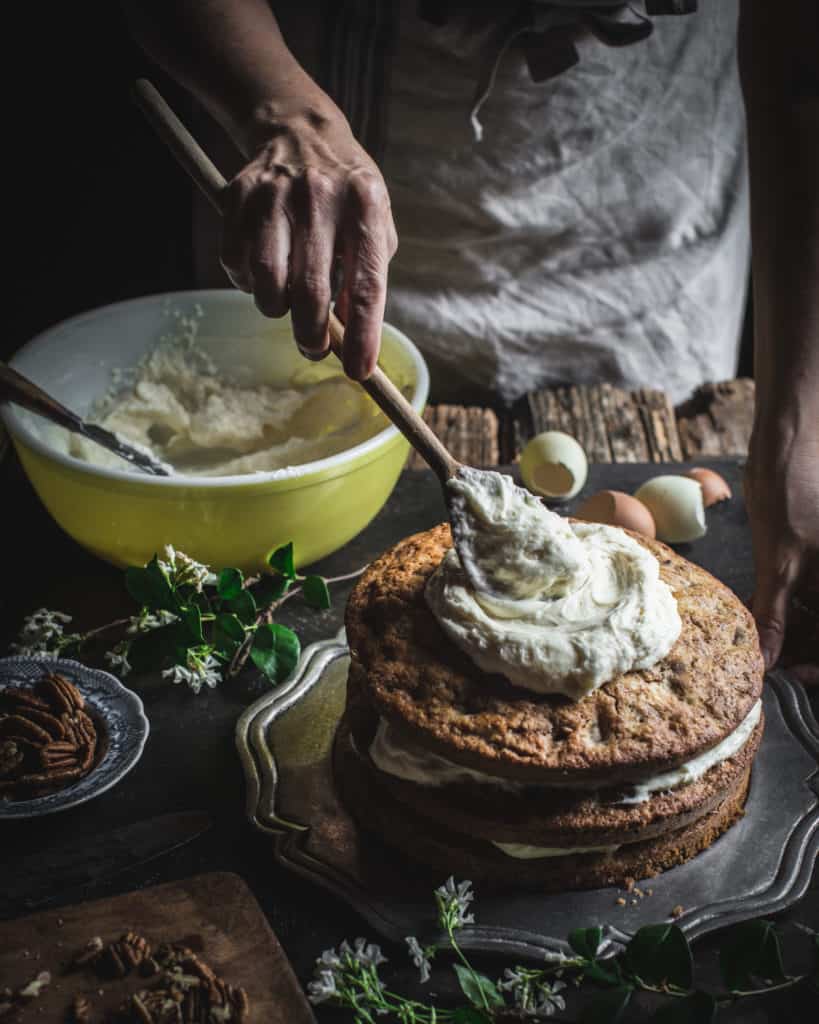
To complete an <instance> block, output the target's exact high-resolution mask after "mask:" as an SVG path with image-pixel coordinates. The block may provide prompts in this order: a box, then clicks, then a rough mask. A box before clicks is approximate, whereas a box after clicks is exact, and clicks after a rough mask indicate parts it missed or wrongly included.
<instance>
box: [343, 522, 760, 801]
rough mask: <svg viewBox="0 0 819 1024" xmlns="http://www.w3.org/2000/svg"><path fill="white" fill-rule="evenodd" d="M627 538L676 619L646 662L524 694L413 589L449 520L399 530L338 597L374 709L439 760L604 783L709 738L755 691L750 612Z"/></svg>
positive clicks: (545, 778) (704, 744)
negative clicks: (657, 655)
mask: <svg viewBox="0 0 819 1024" xmlns="http://www.w3.org/2000/svg"><path fill="white" fill-rule="evenodd" d="M632 536H633V537H634V538H635V539H636V540H638V541H639V542H640V543H641V544H643V545H644V546H645V547H646V548H648V550H649V551H651V553H652V554H653V555H654V556H655V557H656V558H657V559H658V562H659V564H660V575H661V578H662V579H663V580H664V581H665V582H666V583H667V584H668V585H669V586H670V587H671V589H672V591H673V592H674V596H675V598H676V600H677V606H678V611H679V615H680V618H681V620H682V631H681V633H680V636H679V638H678V640H677V642H676V643H675V644H674V646H673V647H672V649H671V651H670V652H669V654H668V655H667V656H666V657H665V658H664V659H662V660H661V661H660V662H658V663H657V664H656V665H654V666H653V667H652V668H649V669H642V670H639V671H631V672H628V673H625V674H623V675H620V676H617V677H616V678H614V679H612V680H611V681H610V682H608V683H606V684H605V685H604V686H603V687H601V688H600V689H598V690H595V691H593V692H592V693H590V694H588V695H587V696H585V697H583V698H582V699H581V700H579V701H570V700H568V699H566V698H562V697H557V696H553V695H552V696H540V695H537V694H532V693H527V692H525V691H522V690H520V689H519V688H516V687H514V686H513V685H512V684H511V683H509V682H508V681H507V680H505V679H504V678H503V677H502V676H499V675H495V674H488V673H485V672H483V671H481V670H480V669H479V668H477V667H476V666H475V665H474V664H473V662H472V661H471V660H470V658H469V657H468V656H467V655H466V654H464V653H462V652H461V651H460V650H458V648H457V647H456V646H455V645H454V644H453V643H452V642H451V641H450V640H449V639H448V638H447V637H446V635H445V634H444V632H443V630H442V629H441V627H440V626H439V624H438V622H437V621H436V619H435V617H434V616H433V614H432V612H431V611H430V610H429V608H428V606H427V603H426V601H425V598H424V590H425V587H426V583H427V581H428V579H429V578H430V576H431V575H432V573H433V572H434V571H435V569H436V568H437V566H438V565H439V564H440V562H441V560H442V559H443V557H444V555H445V554H446V552H447V550H448V549H449V548H450V546H451V543H452V541H451V536H450V532H449V527H448V525H446V524H442V525H441V526H437V527H435V528H434V529H432V530H428V531H426V532H425V533H420V534H416V535H415V536H412V537H408V538H406V539H405V540H403V541H401V542H400V543H399V544H397V545H396V546H395V547H393V548H392V549H390V550H389V551H387V552H386V553H385V554H384V555H382V556H381V558H379V559H378V560H377V561H375V562H374V563H373V564H372V565H371V566H370V567H369V568H368V570H367V571H366V572H365V573H364V575H363V576H362V578H361V579H360V580H359V582H358V584H357V585H356V587H355V589H354V590H353V593H352V595H351V597H350V601H349V603H348V606H347V620H346V621H347V635H348V638H349V643H350V649H351V653H352V658H353V661H354V664H355V667H356V670H357V672H358V673H359V678H361V679H362V685H363V686H364V687H365V688H366V691H367V693H368V695H369V699H370V700H371V702H372V704H373V706H374V708H375V709H376V710H377V711H378V712H379V713H380V714H382V715H383V716H384V717H386V718H387V719H388V720H390V721H391V722H394V723H395V724H397V725H399V726H400V727H401V728H402V729H405V730H408V732H409V734H411V735H412V737H413V738H414V740H415V741H416V742H419V743H422V744H424V745H425V746H427V747H428V748H429V749H431V750H434V751H436V752H438V753H440V754H442V755H443V756H445V757H447V758H449V759H450V760H453V761H456V762H458V763H461V764H466V765H469V766H471V767H474V768H476V769H477V770H479V771H483V772H486V773H488V774H493V775H498V776H502V777H508V778H512V779H520V780H522V781H531V782H537V781H540V782H545V783H548V782H553V783H559V782H560V781H561V779H562V780H564V781H567V782H571V781H575V782H577V783H582V784H584V785H585V784H589V785H593V784H595V783H596V782H605V783H608V784H611V783H613V782H615V781H625V780H628V779H633V778H639V777H642V776H644V775H645V774H646V773H647V772H649V771H651V770H654V769H657V768H668V767H670V766H673V765H676V764H681V763H682V762H684V761H688V760H690V759H691V758H692V757H694V756H696V755H697V754H699V753H701V752H702V751H704V750H707V749H709V748H710V747H712V746H714V745H715V744H717V743H719V742H720V741H721V740H723V739H724V738H725V737H726V736H727V735H728V734H729V733H731V732H732V731H733V730H734V729H735V728H736V727H737V726H738V725H739V723H740V722H741V721H742V720H743V719H744V718H745V716H746V715H747V714H748V712H749V711H750V709H751V707H752V706H753V705H754V703H755V702H756V701H757V700H758V699H759V697H760V694H761V690H762V677H763V662H762V657H761V654H760V651H759V643H758V639H757V634H756V628H755V626H754V623H753V619H752V618H751V615H750V613H749V612H748V611H747V609H746V608H745V607H744V606H743V605H742V604H741V602H740V601H739V600H738V598H737V597H736V596H735V595H734V594H733V593H732V592H731V591H730V590H729V589H728V588H727V587H725V586H724V585H723V584H721V583H720V582H719V581H717V580H716V579H714V577H712V576H711V575H710V574H709V573H707V572H705V570H703V569H701V568H699V567H698V566H695V565H693V564H692V563H691V562H688V561H687V560H686V559H684V558H682V557H680V556H679V555H677V554H676V553H675V552H673V551H672V550H671V549H670V548H668V547H666V546H665V545H664V544H660V543H659V542H657V541H650V540H647V539H645V538H643V537H639V536H638V535H636V534H632Z"/></svg>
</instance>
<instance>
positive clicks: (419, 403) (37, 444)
mask: <svg viewBox="0 0 819 1024" xmlns="http://www.w3.org/2000/svg"><path fill="white" fill-rule="evenodd" d="M243 294H244V293H242V292H239V291H237V290H236V289H234V288H195V289H185V290H182V291H172V292H152V293H150V294H148V295H139V296H136V297H135V298H132V299H123V300H121V301H119V302H110V303H107V304H106V305H103V306H96V307H94V308H93V309H88V310H85V311H84V312H81V313H76V314H75V315H74V316H70V317H67V318H66V319H64V320H60V321H58V322H57V323H54V324H52V325H51V326H50V327H47V328H46V329H45V330H43V331H40V332H39V333H37V334H35V335H34V337H32V338H30V339H29V340H28V341H27V342H25V343H24V344H23V345H22V346H21V347H20V348H19V349H18V350H17V351H16V352H15V354H14V356H12V358H11V359H10V360H9V365H10V366H14V363H15V360H16V359H17V356H18V355H21V354H22V353H23V352H25V351H26V350H27V349H29V348H32V347H34V346H36V345H37V344H39V343H41V342H44V341H46V340H47V339H48V338H49V337H50V335H52V334H53V333H54V332H55V331H57V330H63V329H64V328H66V327H70V326H71V325H72V324H74V323H79V322H81V321H82V320H85V319H88V318H89V317H93V316H94V315H95V314H98V313H109V312H114V311H117V310H120V311H125V310H127V309H128V308H129V307H131V306H139V305H141V304H142V303H144V302H145V301H147V300H151V301H156V300H158V299H162V300H168V301H178V302H185V301H193V302H207V300H208V297H211V298H212V297H213V296H215V295H221V296H225V295H231V296H234V295H235V296H240V295H243ZM384 327H386V328H387V329H388V330H389V331H390V333H391V335H392V336H393V338H394V339H395V340H396V341H397V342H398V343H399V344H400V345H401V347H402V348H403V350H404V351H405V352H406V353H407V355H409V357H410V360H411V362H412V366H413V371H414V373H415V387H414V389H413V393H412V397H411V399H410V403H411V405H412V407H413V408H414V409H415V411H416V412H420V411H421V410H422V408H423V406H424V403H425V402H426V400H427V397H428V395H429V370H428V369H427V364H426V362H425V361H424V357H423V356H422V355H421V352H420V351H419V349H418V347H417V346H416V345H415V344H414V343H413V342H412V341H410V339H409V338H408V337H407V336H406V334H404V332H403V331H401V330H400V329H399V328H397V327H395V326H394V325H393V324H391V323H388V322H387V321H386V320H385V321H384ZM30 415H36V413H33V414H30ZM0 420H2V422H3V423H4V424H5V426H6V429H7V430H8V432H9V435H10V436H11V437H12V438H13V439H19V440H21V441H23V442H24V443H25V444H26V445H28V447H30V448H33V449H34V450H35V451H37V452H39V453H40V454H41V455H43V456H45V457H46V458H48V459H51V460H52V461H54V462H57V463H60V464H62V465H63V466H66V467H68V468H69V469H73V470H79V471H80V472H82V473H87V474H89V475H90V476H100V477H103V478H105V479H106V480H124V481H127V482H128V483H131V484H133V483H139V484H145V485H147V486H153V487H193V488H200V487H201V488H220V487H236V486H237V485H258V484H266V483H276V482H279V481H285V480H287V481H292V480H298V479H300V478H301V477H308V476H311V475H312V474H314V473H323V472H324V471H325V470H328V469H341V468H343V466H344V465H345V464H346V463H348V462H353V461H356V460H357V459H358V457H359V456H362V455H365V456H366V455H369V454H371V453H374V452H375V451H376V450H377V449H379V448H381V447H382V446H383V445H385V444H386V443H387V442H388V441H390V440H391V439H392V438H393V437H395V436H396V435H397V434H398V428H397V427H395V426H394V425H393V424H390V425H389V426H387V427H385V428H384V429H383V430H381V431H379V432H378V433H377V434H375V435H374V436H373V437H369V438H367V440H366V441H362V442H360V443H359V444H357V445H354V446H353V447H352V448H345V449H344V451H341V452H337V453H336V454H335V455H328V456H327V457H326V458H323V459H315V460H314V461H313V462H304V463H301V464H299V465H297V466H285V467H283V468H281V469H273V470H267V471H266V472H257V473H235V474H233V475H230V476H192V475H190V474H186V473H172V474H171V475H170V476H152V475H151V474H149V473H141V472H139V471H138V470H133V471H130V470H127V469H112V468H110V467H108V466H97V465H94V463H92V462H87V461H86V460H85V459H80V458H77V457H76V456H75V455H69V454H68V452H60V451H58V450H57V449H56V448H52V447H51V446H50V445H49V444H47V443H46V442H45V441H44V440H43V439H42V438H40V437H38V436H37V434H36V433H34V432H33V431H32V430H31V429H30V428H29V427H28V425H27V424H26V422H25V420H24V419H23V418H22V417H21V416H20V413H19V411H18V407H17V406H15V405H13V404H12V403H10V402H0Z"/></svg>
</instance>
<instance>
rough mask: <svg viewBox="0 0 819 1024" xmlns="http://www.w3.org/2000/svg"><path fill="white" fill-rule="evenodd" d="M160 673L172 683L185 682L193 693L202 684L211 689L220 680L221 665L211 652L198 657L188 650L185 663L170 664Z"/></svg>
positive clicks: (199, 688) (197, 691)
mask: <svg viewBox="0 0 819 1024" xmlns="http://www.w3.org/2000/svg"><path fill="white" fill-rule="evenodd" d="M162 675H163V677H164V678H165V679H170V680H171V681H172V682H174V683H187V684H188V686H189V687H190V688H191V689H192V690H193V692H194V693H199V691H200V690H201V689H202V687H203V686H209V687H210V688H211V689H213V688H214V687H215V686H217V685H218V684H219V683H220V682H221V681H222V666H221V665H220V664H219V662H218V661H217V660H216V658H214V656H213V655H212V654H206V655H205V656H204V657H199V656H198V655H197V654H196V653H195V652H194V651H191V650H189V651H188V658H187V663H186V664H185V665H172V666H171V667H170V668H166V669H165V670H164V671H163V673H162Z"/></svg>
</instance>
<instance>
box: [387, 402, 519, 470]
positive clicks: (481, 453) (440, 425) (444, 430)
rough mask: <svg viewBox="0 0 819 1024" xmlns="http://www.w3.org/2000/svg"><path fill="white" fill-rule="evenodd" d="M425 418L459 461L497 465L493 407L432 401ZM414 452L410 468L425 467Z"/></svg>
mask: <svg viewBox="0 0 819 1024" xmlns="http://www.w3.org/2000/svg"><path fill="white" fill-rule="evenodd" d="M424 419H425V420H426V421H427V423H428V424H429V425H430V427H432V429H433V430H434V431H435V433H436V434H437V435H438V437H439V438H440V439H441V441H443V443H444V444H445V445H446V447H447V448H448V449H449V451H450V452H451V453H452V454H453V455H454V456H455V458H456V459H458V460H459V461H460V462H464V463H466V465H468V466H497V465H498V463H499V462H500V448H499V423H498V417H497V416H496V414H495V413H494V412H493V411H492V410H491V409H482V408H478V407H473V406H463V405H430V406H427V408H426V410H425V411H424ZM425 468H426V463H425V462H424V460H423V459H422V458H421V456H420V455H419V454H418V453H417V452H411V453H410V457H409V461H408V462H407V469H425Z"/></svg>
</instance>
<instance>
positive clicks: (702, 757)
mask: <svg viewBox="0 0 819 1024" xmlns="http://www.w3.org/2000/svg"><path fill="white" fill-rule="evenodd" d="M761 714H762V701H761V700H758V701H757V702H756V704H754V706H753V707H752V708H751V710H750V711H749V712H748V714H747V715H746V716H745V718H743V720H742V721H741V722H740V723H739V725H738V726H737V727H736V729H734V731H733V732H732V733H729V734H728V735H727V736H726V737H725V739H724V740H722V742H721V743H718V744H717V745H716V746H715V747H711V749H710V750H706V751H703V753H702V754H698V755H697V757H694V758H692V759H691V760H690V761H685V762H684V763H683V764H681V765H679V766H678V767H677V768H672V769H671V771H668V772H663V774H662V775H655V776H653V777H652V778H650V779H647V780H646V781H644V782H640V783H637V784H636V785H635V786H634V788H633V792H632V793H630V794H629V795H628V796H626V797H623V799H622V800H621V801H620V803H623V804H640V803H643V801H645V800H648V798H649V796H651V794H652V793H656V792H657V791H658V790H667V789H676V788H677V787H678V786H684V785H686V784H687V783H689V782H695V781H696V780H697V779H700V778H702V776H703V775H705V773H706V772H707V771H708V769H709V768H713V767H714V765H717V764H720V762H722V761H727V760H728V758H729V757H733V756H734V754H738V753H739V751H740V750H742V748H743V747H744V746H745V744H746V743H747V742H748V740H749V738H750V736H751V733H752V732H753V731H754V729H755V728H756V724H757V722H758V721H759V716H760V715H761Z"/></svg>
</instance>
